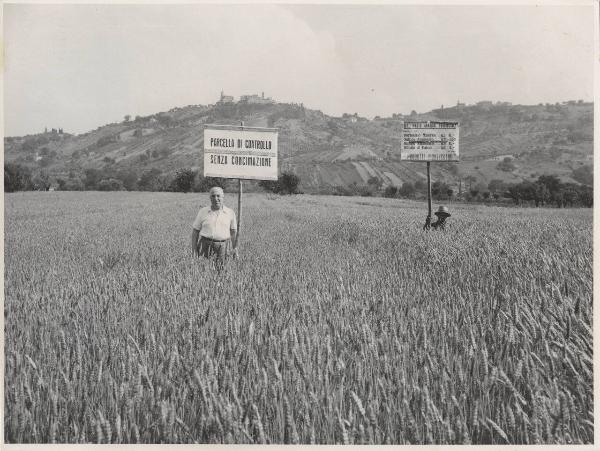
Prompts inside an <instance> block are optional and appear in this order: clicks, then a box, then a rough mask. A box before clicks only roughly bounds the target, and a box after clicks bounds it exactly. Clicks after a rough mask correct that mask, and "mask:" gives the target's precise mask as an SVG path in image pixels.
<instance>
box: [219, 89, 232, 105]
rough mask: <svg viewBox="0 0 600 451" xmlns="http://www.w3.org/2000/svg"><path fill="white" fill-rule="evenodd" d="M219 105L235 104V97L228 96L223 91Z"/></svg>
mask: <svg viewBox="0 0 600 451" xmlns="http://www.w3.org/2000/svg"><path fill="white" fill-rule="evenodd" d="M217 103H221V104H222V103H234V102H233V96H226V95H225V93H224V92H223V91H221V99H220V100H219V101H218V102H217Z"/></svg>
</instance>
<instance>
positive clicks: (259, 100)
mask: <svg viewBox="0 0 600 451" xmlns="http://www.w3.org/2000/svg"><path fill="white" fill-rule="evenodd" d="M240 102H246V103H254V104H259V105H270V104H273V103H275V101H274V100H273V99H272V98H271V97H265V93H264V92H263V93H262V94H261V95H260V96H259V95H258V94H250V95H244V96H240Z"/></svg>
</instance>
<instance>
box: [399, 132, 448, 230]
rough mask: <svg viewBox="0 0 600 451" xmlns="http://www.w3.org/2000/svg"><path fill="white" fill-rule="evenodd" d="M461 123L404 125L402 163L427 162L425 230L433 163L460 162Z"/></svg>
mask: <svg viewBox="0 0 600 451" xmlns="http://www.w3.org/2000/svg"><path fill="white" fill-rule="evenodd" d="M458 126H459V124H458V122H437V121H422V122H403V123H402V139H401V140H400V160H407V161H426V162H427V218H426V219H425V226H424V227H423V229H425V230H428V229H429V228H430V225H431V215H432V208H431V162H432V161H459V159H458Z"/></svg>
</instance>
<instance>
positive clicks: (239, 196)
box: [237, 121, 244, 245]
mask: <svg viewBox="0 0 600 451" xmlns="http://www.w3.org/2000/svg"><path fill="white" fill-rule="evenodd" d="M240 125H241V126H242V127H243V126H244V121H241V122H240ZM243 192H244V188H243V185H242V179H238V215H237V216H238V217H237V233H238V234H237V242H238V245H239V242H240V230H242V194H243Z"/></svg>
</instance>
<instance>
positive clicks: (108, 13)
mask: <svg viewBox="0 0 600 451" xmlns="http://www.w3.org/2000/svg"><path fill="white" fill-rule="evenodd" d="M593 26H594V10H593V8H592V7H591V6H585V5H582V6H574V5H571V6H537V7H536V6H533V5H532V6H522V5H521V6H466V7H465V6H402V5H384V6H382V5H380V6H368V5H341V6H340V5H274V4H271V5H223V6H216V5H207V4H204V5H202V4H196V5H141V4H138V5H116V4H115V5H110V4H105V5H77V4H70V5H69V4H63V5H44V4H29V5H27V4H8V5H6V4H5V6H4V33H5V35H4V37H5V49H4V51H5V61H4V62H5V73H4V108H5V135H7V136H14V135H23V134H27V133H37V132H40V131H43V129H44V127H48V128H52V127H56V128H58V127H62V128H64V130H65V132H70V133H82V132H86V131H89V130H92V129H94V128H96V127H98V126H100V125H104V124H106V123H109V122H115V121H120V120H122V119H123V116H124V115H126V114H130V115H132V116H135V115H138V114H139V115H148V114H153V113H157V112H159V111H166V110H168V109H170V108H173V107H175V106H185V105H189V104H209V103H214V102H215V101H217V100H218V98H219V94H220V91H221V90H222V89H223V90H224V91H225V93H226V94H229V95H233V96H234V97H236V99H237V98H239V96H240V95H243V94H253V93H257V94H260V93H261V92H263V91H264V93H265V95H266V96H270V97H273V98H274V99H275V100H277V101H284V102H297V103H300V102H303V103H304V105H305V106H307V107H309V108H313V109H320V110H322V111H323V112H325V113H327V114H331V115H341V114H342V113H345V112H346V113H354V112H357V113H359V114H360V115H363V116H367V117H373V116H376V115H379V116H388V115H391V114H392V113H409V112H410V110H413V109H414V110H417V111H418V112H425V111H428V110H431V109H432V108H438V107H439V106H440V105H441V104H444V105H452V104H455V103H456V101H457V100H458V99H460V101H461V102H466V103H474V102H477V101H480V100H493V101H498V100H500V101H510V102H513V103H521V104H537V103H539V102H544V103H545V102H557V101H564V100H570V99H585V100H592V99H593V50H594V49H593Z"/></svg>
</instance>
